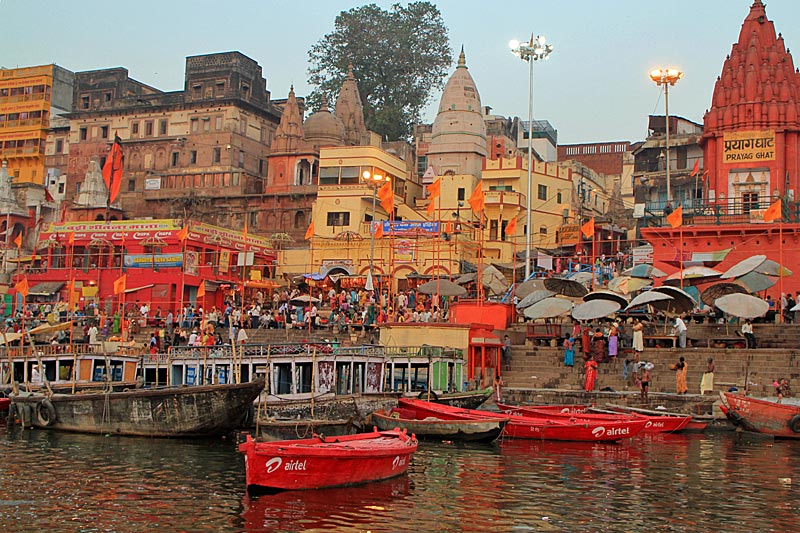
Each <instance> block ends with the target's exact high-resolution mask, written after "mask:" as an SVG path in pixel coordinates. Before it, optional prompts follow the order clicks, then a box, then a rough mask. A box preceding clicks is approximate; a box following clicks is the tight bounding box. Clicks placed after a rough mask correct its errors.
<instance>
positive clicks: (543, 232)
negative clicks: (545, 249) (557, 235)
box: [539, 226, 547, 235]
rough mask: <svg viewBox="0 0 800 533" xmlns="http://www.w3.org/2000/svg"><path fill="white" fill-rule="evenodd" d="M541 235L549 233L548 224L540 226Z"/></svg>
mask: <svg viewBox="0 0 800 533" xmlns="http://www.w3.org/2000/svg"><path fill="white" fill-rule="evenodd" d="M539 235H547V226H539Z"/></svg>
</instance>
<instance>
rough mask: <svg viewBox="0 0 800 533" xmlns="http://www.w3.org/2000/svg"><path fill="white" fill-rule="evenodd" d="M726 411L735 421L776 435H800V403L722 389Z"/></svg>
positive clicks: (799, 436)
mask: <svg viewBox="0 0 800 533" xmlns="http://www.w3.org/2000/svg"><path fill="white" fill-rule="evenodd" d="M720 396H721V397H722V406H721V408H722V412H723V413H725V416H727V417H728V420H730V421H731V422H732V423H733V425H735V426H737V427H741V428H742V429H746V430H747V431H754V432H756V433H764V434H766V435H772V436H774V437H784V438H789V439H800V405H797V404H791V403H778V402H777V401H771V400H761V399H758V398H750V397H748V396H739V395H737V394H731V393H730V392H720Z"/></svg>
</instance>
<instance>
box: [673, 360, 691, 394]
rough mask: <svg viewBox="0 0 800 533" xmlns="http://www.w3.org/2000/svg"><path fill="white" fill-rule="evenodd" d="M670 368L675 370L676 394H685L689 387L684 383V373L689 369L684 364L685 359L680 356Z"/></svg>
mask: <svg viewBox="0 0 800 533" xmlns="http://www.w3.org/2000/svg"><path fill="white" fill-rule="evenodd" d="M672 370H674V371H675V389H676V392H677V393H678V394H686V393H687V392H689V387H688V386H687V385H686V373H687V372H688V371H689V366H688V365H687V364H686V359H685V358H683V357H681V358H680V359H679V360H678V362H677V363H675V364H674V365H672Z"/></svg>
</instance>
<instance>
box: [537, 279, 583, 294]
mask: <svg viewBox="0 0 800 533" xmlns="http://www.w3.org/2000/svg"><path fill="white" fill-rule="evenodd" d="M544 286H545V288H546V289H547V290H549V291H553V292H554V293H556V294H560V295H562V296H570V297H572V298H583V297H584V296H586V295H587V294H589V291H588V290H586V287H584V286H583V285H582V284H580V283H578V282H577V281H573V280H571V279H565V278H547V279H545V280H544Z"/></svg>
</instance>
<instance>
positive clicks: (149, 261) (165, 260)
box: [122, 254, 183, 268]
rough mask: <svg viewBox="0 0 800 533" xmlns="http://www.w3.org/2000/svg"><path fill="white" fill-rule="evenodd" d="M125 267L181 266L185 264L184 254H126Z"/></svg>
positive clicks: (123, 261)
mask: <svg viewBox="0 0 800 533" xmlns="http://www.w3.org/2000/svg"><path fill="white" fill-rule="evenodd" d="M122 265H123V266H124V267H125V268H153V266H154V265H155V267H156V268H158V267H179V266H181V265H183V254H125V257H124V258H123V259H122Z"/></svg>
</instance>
